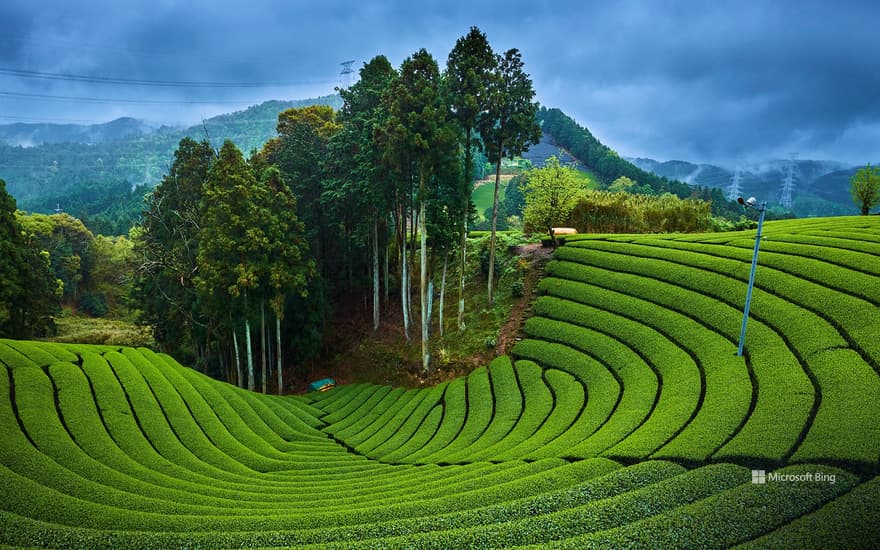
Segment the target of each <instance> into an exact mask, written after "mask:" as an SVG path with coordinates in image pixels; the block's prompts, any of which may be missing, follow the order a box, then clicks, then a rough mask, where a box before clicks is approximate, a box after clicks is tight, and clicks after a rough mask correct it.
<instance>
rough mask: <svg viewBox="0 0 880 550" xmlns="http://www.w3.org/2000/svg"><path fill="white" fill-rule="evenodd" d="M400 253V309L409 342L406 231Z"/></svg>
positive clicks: (404, 331) (404, 333) (405, 334)
mask: <svg viewBox="0 0 880 550" xmlns="http://www.w3.org/2000/svg"><path fill="white" fill-rule="evenodd" d="M400 253H401V255H402V259H401V262H400V307H401V310H402V312H403V335H404V336H406V341H407V342H409V341H410V340H409V305H408V300H407V294H408V293H409V289H408V288H407V286H408V284H407V283H408V281H409V274H408V273H407V266H408V265H409V262H407V260H406V229H404V231H403V243H402V246H401V248H400Z"/></svg>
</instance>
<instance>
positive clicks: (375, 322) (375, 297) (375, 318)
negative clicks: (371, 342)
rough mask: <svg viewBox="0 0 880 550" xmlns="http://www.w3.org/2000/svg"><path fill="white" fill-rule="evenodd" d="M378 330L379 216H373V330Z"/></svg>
mask: <svg viewBox="0 0 880 550" xmlns="http://www.w3.org/2000/svg"><path fill="white" fill-rule="evenodd" d="M377 330H379V217H378V216H376V217H375V218H373V331H377Z"/></svg>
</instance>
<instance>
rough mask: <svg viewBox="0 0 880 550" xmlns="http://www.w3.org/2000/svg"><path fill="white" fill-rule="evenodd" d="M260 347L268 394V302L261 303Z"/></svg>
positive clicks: (265, 387)
mask: <svg viewBox="0 0 880 550" xmlns="http://www.w3.org/2000/svg"><path fill="white" fill-rule="evenodd" d="M260 346H261V347H262V348H263V353H262V354H261V357H260V363H261V366H262V371H263V372H262V375H263V393H267V391H268V390H267V386H268V385H269V380H268V379H267V378H266V360H267V359H268V357H267V356H266V300H261V301H260Z"/></svg>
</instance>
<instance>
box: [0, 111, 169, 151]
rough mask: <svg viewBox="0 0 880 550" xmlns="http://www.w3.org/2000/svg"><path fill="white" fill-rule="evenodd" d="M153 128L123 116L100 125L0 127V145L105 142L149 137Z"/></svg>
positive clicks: (22, 125)
mask: <svg viewBox="0 0 880 550" xmlns="http://www.w3.org/2000/svg"><path fill="white" fill-rule="evenodd" d="M155 129H156V126H154V125H151V124H148V123H146V122H144V121H142V120H137V119H134V118H129V117H123V118H117V119H116V120H111V121H110V122H105V123H103V124H49V123H23V122H17V123H15V124H0V142H5V143H6V144H7V145H12V146H19V145H20V146H23V147H33V146H36V145H43V144H47V143H104V142H107V141H114V140H119V139H125V138H130V137H135V136H140V135H142V134H148V133H150V132H152V131H153V130H155Z"/></svg>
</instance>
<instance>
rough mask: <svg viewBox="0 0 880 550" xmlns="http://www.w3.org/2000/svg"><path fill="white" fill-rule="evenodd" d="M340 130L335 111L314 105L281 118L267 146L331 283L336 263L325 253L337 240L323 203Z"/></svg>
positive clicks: (321, 270)
mask: <svg viewBox="0 0 880 550" xmlns="http://www.w3.org/2000/svg"><path fill="white" fill-rule="evenodd" d="M339 129H340V126H339V124H338V123H337V122H336V113H335V112H334V111H333V108H332V107H328V106H326V105H312V106H309V107H303V108H299V109H288V110H286V111H283V112H282V113H281V114H279V115H278V138H277V140H273V141H271V142H270V143H267V144H266V148H267V149H269V150H270V153H269V155H268V156H269V160H270V162H271V163H274V164H277V165H278V168H280V169H281V174H282V176H283V177H284V181H285V182H286V183H287V184H288V185H289V186H290V188H291V191H292V192H293V194H294V196H296V198H297V214H298V215H299V218H300V220H301V221H302V222H303V223H304V224H305V228H306V236H307V238H308V240H309V243H310V244H311V247H312V255H313V257H314V258H315V260H316V262H317V264H318V268H319V270H320V272H321V274H322V276H324V277H327V278H330V279H331V280H332V277H333V276H334V275H336V273H337V272H338V271H339V270H338V266H336V265H335V264H334V263H333V262H334V261H335V259H334V258H333V257H332V255H330V254H328V253H327V250H326V249H327V248H328V247H329V245H330V243H329V242H328V241H329V239H335V233H334V232H333V230H332V229H333V228H334V227H333V226H334V225H335V224H334V223H333V220H331V219H329V218H328V217H327V216H326V213H325V212H324V208H323V207H322V200H321V199H322V195H323V191H324V184H325V181H324V180H325V168H324V167H325V161H326V159H327V157H328V156H329V152H328V144H329V142H330V138H331V137H332V136H333V135H334V134H336V132H338V131H339ZM273 152H274V154H273Z"/></svg>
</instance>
